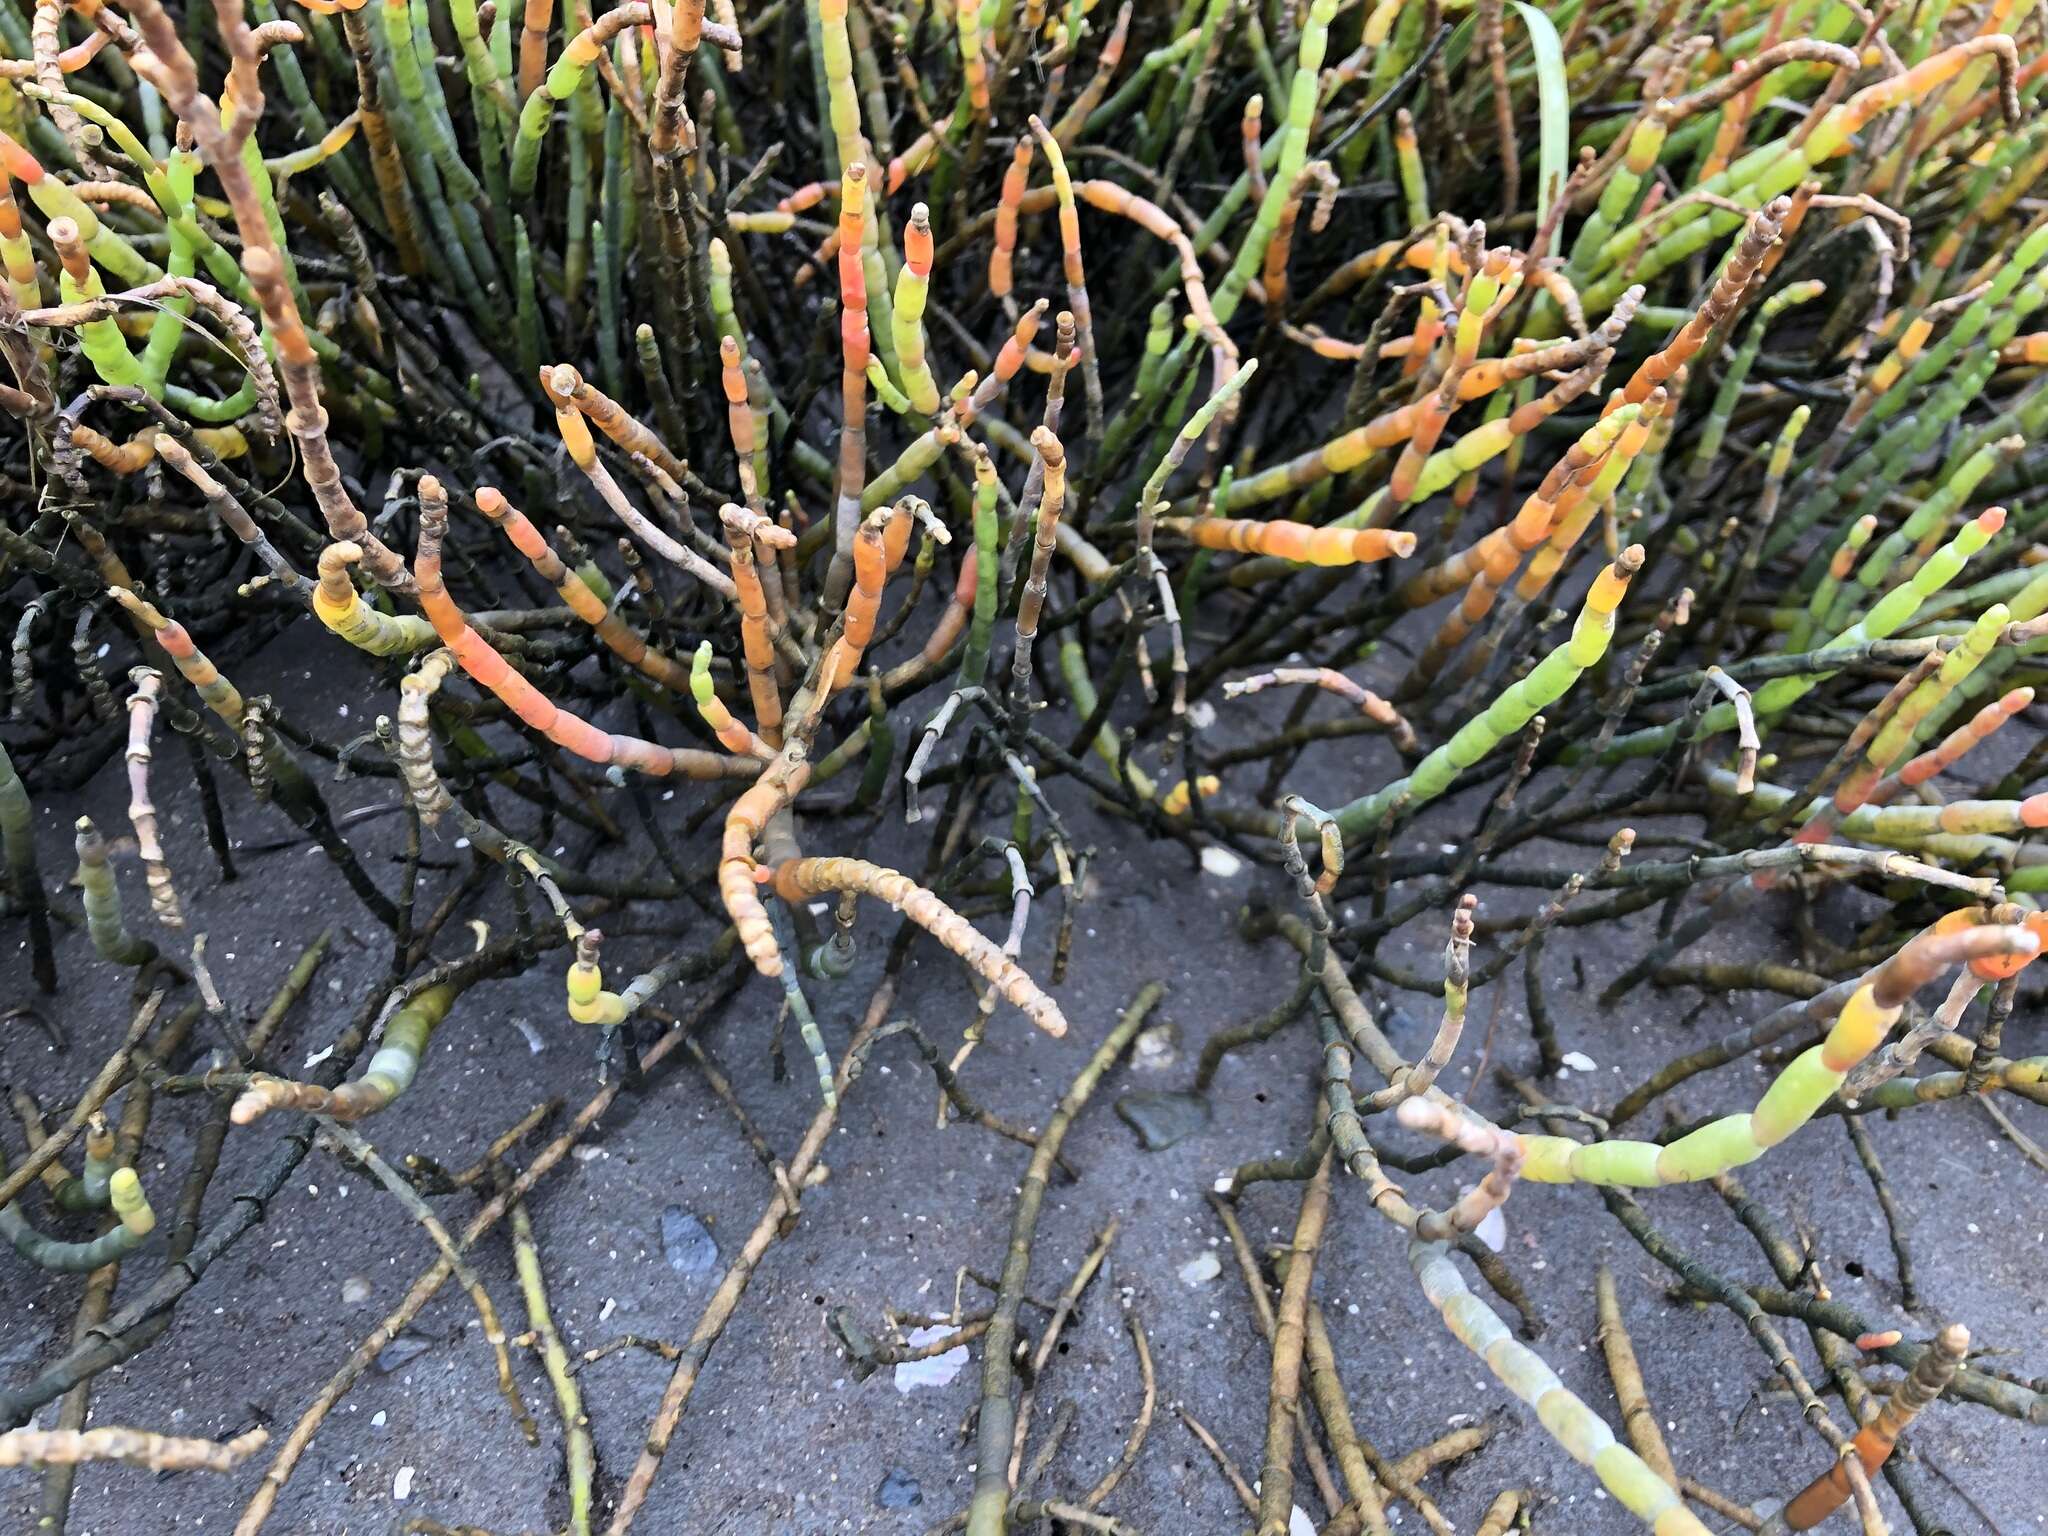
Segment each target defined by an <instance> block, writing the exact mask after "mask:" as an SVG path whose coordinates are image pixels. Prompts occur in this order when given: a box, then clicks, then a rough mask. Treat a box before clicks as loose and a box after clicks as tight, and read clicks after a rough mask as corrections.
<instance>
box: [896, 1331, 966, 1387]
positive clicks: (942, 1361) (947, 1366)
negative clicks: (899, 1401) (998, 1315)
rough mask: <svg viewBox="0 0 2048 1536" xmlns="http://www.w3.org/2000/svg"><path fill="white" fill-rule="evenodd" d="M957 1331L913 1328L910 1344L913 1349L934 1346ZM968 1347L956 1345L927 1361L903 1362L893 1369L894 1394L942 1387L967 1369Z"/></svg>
mask: <svg viewBox="0 0 2048 1536" xmlns="http://www.w3.org/2000/svg"><path fill="white" fill-rule="evenodd" d="M957 1331H958V1330H957V1329H953V1328H913V1329H911V1330H910V1334H909V1343H910V1345H911V1347H912V1348H914V1349H915V1348H922V1347H923V1346H924V1345H926V1344H936V1343H938V1342H939V1340H941V1339H944V1338H948V1337H950V1336H951V1335H952V1334H954V1333H956V1332H957ZM966 1365H967V1346H966V1345H965V1344H961V1345H958V1346H957V1347H955V1348H953V1349H949V1350H947V1351H946V1352H945V1353H944V1354H941V1355H933V1356H932V1357H931V1359H929V1360H905V1361H903V1362H902V1363H901V1364H899V1365H898V1366H897V1367H896V1390H897V1391H898V1392H914V1391H916V1390H917V1389H918V1388H919V1387H943V1386H945V1385H946V1384H947V1383H948V1382H950V1381H951V1380H952V1379H953V1378H954V1377H955V1376H958V1375H959V1374H960V1372H961V1371H962V1370H963V1369H965V1368H966Z"/></svg>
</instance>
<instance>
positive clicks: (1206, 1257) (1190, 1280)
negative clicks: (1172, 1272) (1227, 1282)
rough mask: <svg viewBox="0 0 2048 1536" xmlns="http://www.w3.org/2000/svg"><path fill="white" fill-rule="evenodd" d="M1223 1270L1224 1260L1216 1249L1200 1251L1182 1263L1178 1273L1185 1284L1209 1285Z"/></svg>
mask: <svg viewBox="0 0 2048 1536" xmlns="http://www.w3.org/2000/svg"><path fill="white" fill-rule="evenodd" d="M1222 1272H1223V1261H1222V1260H1221V1259H1219V1258H1217V1257H1216V1255H1215V1253H1214V1251H1213V1250H1212V1251H1210V1252H1207V1253H1198V1254H1196V1255H1195V1256H1194V1257H1193V1258H1192V1259H1189V1260H1188V1261H1187V1263H1185V1264H1183V1265H1181V1267H1180V1269H1179V1270H1178V1271H1177V1273H1178V1274H1179V1275H1180V1279H1181V1284H1183V1285H1207V1284H1208V1283H1209V1282H1210V1281H1211V1280H1214V1279H1215V1278H1216V1277H1217V1276H1218V1275H1219V1274H1221V1273H1222Z"/></svg>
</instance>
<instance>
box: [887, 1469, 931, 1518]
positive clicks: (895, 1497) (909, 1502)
mask: <svg viewBox="0 0 2048 1536" xmlns="http://www.w3.org/2000/svg"><path fill="white" fill-rule="evenodd" d="M875 1502H876V1503H877V1504H879V1505H880V1506H881V1507H882V1508H884V1509H910V1508H912V1507H914V1506H916V1505H919V1504H922V1503H923V1502H924V1489H923V1488H921V1487H919V1486H918V1481H917V1479H916V1478H914V1477H912V1476H911V1475H910V1474H909V1473H908V1472H907V1471H905V1470H904V1469H903V1468H902V1467H891V1468H890V1469H889V1470H888V1471H887V1472H885V1473H883V1474H882V1486H881V1487H879V1488H877V1489H876V1490H875Z"/></svg>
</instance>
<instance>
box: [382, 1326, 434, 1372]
mask: <svg viewBox="0 0 2048 1536" xmlns="http://www.w3.org/2000/svg"><path fill="white" fill-rule="evenodd" d="M434 1343H435V1341H434V1340H433V1339H430V1338H427V1337H425V1336H424V1335H422V1334H417V1333H414V1332H412V1331H411V1330H410V1329H408V1330H407V1331H406V1332H404V1333H401V1334H400V1335H399V1336H398V1337H397V1338H395V1339H393V1340H392V1341H391V1342H390V1343H389V1344H386V1345H385V1346H384V1347H383V1348H382V1349H380V1350H378V1351H377V1360H376V1365H377V1371H378V1374H379V1375H383V1376H389V1375H390V1374H391V1373H392V1372H393V1371H398V1370H403V1369H404V1368H405V1367H406V1366H408V1365H410V1364H412V1362H413V1361H415V1360H417V1359H419V1357H420V1356H421V1355H424V1354H425V1353H426V1352H427V1351H428V1350H430V1349H432V1348H433V1347H434Z"/></svg>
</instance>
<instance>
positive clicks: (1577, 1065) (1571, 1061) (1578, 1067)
mask: <svg viewBox="0 0 2048 1536" xmlns="http://www.w3.org/2000/svg"><path fill="white" fill-rule="evenodd" d="M1559 1059H1560V1060H1561V1061H1562V1062H1563V1064H1564V1065H1565V1066H1567V1067H1569V1068H1571V1070H1572V1071H1574V1072H1598V1071H1599V1070H1600V1063H1599V1062H1597V1061H1595V1060H1594V1059H1593V1058H1592V1057H1590V1056H1588V1055H1587V1054H1586V1053H1585V1052H1584V1051H1566V1052H1565V1053H1564V1055H1563V1056H1562V1057H1561V1058H1559Z"/></svg>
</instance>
